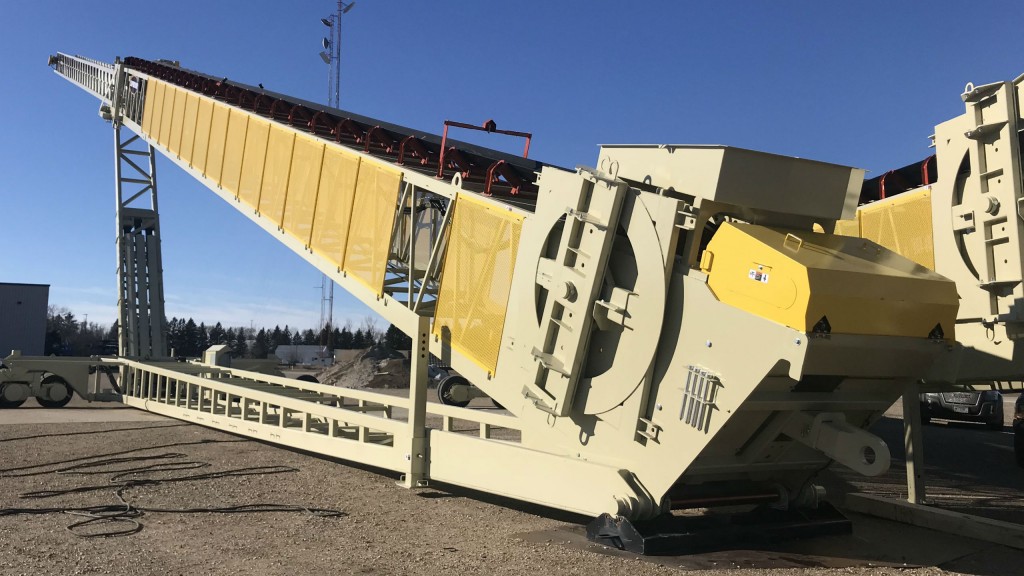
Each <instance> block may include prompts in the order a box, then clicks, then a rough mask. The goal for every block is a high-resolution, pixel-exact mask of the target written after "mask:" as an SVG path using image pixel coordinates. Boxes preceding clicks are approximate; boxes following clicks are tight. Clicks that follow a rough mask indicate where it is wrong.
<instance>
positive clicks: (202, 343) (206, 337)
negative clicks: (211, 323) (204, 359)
mask: <svg viewBox="0 0 1024 576" xmlns="http://www.w3.org/2000/svg"><path fill="white" fill-rule="evenodd" d="M196 335H197V337H198V340H199V354H200V355H202V354H203V353H204V352H206V349H207V348H209V347H210V333H209V332H208V331H207V329H206V323H200V324H199V330H198V331H197V332H196Z"/></svg>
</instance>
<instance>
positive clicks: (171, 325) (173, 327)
mask: <svg viewBox="0 0 1024 576" xmlns="http://www.w3.org/2000/svg"><path fill="white" fill-rule="evenodd" d="M47 312H48V313H47V321H46V344H45V354H47V355H49V354H57V355H63V356H68V355H74V356H88V355H91V354H112V353H115V352H116V347H114V344H115V343H116V341H117V322H114V323H113V324H111V325H110V326H109V327H107V328H104V327H102V326H101V325H100V324H98V323H94V322H88V323H87V322H81V321H79V320H78V319H77V318H75V314H74V313H73V312H71V311H70V310H68V309H67V308H58V307H55V306H50V307H49V309H48V310H47ZM167 344H168V346H169V347H170V348H171V349H172V350H173V351H174V354H175V355H176V356H187V357H197V356H200V355H202V353H203V351H204V350H206V349H207V348H209V347H210V346H212V345H214V344H226V345H227V346H228V347H230V348H231V351H232V353H233V354H234V355H235V356H236V357H241V358H266V357H267V356H269V355H270V354H273V353H274V351H275V350H276V349H277V347H278V346H287V345H291V344H304V345H319V346H326V347H327V348H328V349H338V348H340V349H344V350H353V349H363V348H369V347H371V346H374V345H377V344H381V345H384V346H387V347H389V348H391V349H394V350H408V349H410V348H411V347H412V339H411V338H409V337H408V336H406V335H405V334H404V333H402V332H401V331H400V330H398V329H397V328H395V326H394V325H391V326H388V329H387V330H385V331H383V332H381V331H380V330H379V329H378V328H377V323H376V319H374V318H372V317H368V318H366V319H364V321H363V324H362V326H361V327H359V328H357V329H355V330H352V327H351V326H344V327H342V328H340V329H339V328H337V327H332V326H330V325H328V326H327V327H326V328H324V329H323V330H319V331H315V330H313V329H312V328H307V329H306V330H302V331H300V330H297V329H296V330H292V329H291V328H290V327H289V326H288V325H285V327H284V328H281V327H280V326H274V328H273V329H272V330H267V329H266V328H260V329H259V330H256V329H254V328H251V327H248V328H247V327H234V328H232V327H228V328H224V326H223V325H222V324H221V323H220V322H217V323H216V324H214V325H213V326H207V325H206V324H205V323H199V324H196V322H195V320H193V319H192V318H188V319H184V318H171V319H170V320H169V321H168V322H167Z"/></svg>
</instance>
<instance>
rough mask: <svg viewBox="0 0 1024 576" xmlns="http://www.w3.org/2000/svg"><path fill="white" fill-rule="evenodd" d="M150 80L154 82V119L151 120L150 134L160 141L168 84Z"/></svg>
mask: <svg viewBox="0 0 1024 576" xmlns="http://www.w3.org/2000/svg"><path fill="white" fill-rule="evenodd" d="M150 82H153V119H152V120H150V131H149V136H150V138H152V139H153V140H156V141H157V142H159V137H160V124H161V122H162V120H161V117H162V116H163V110H164V90H166V86H167V85H166V84H164V83H163V82H160V81H159V80H150Z"/></svg>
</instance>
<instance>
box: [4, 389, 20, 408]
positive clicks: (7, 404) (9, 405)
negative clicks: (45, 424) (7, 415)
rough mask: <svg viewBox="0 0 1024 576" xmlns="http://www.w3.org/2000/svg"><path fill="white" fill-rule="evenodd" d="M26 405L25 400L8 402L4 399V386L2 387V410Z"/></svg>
mask: <svg viewBox="0 0 1024 576" xmlns="http://www.w3.org/2000/svg"><path fill="white" fill-rule="evenodd" d="M24 403H25V399H24V398H22V399H21V400H8V399H7V398H5V397H4V390H3V386H0V408H17V407H18V406H21V405H22V404H24Z"/></svg>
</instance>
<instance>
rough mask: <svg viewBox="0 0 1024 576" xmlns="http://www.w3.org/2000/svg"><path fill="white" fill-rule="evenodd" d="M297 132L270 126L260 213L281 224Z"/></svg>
mask: <svg viewBox="0 0 1024 576" xmlns="http://www.w3.org/2000/svg"><path fill="white" fill-rule="evenodd" d="M294 145H295V132H293V131H292V130H289V129H287V128H283V127H281V126H277V125H274V126H271V127H270V141H269V142H268V143H267V159H266V162H265V163H264V166H263V187H262V188H261V190H260V214H263V215H264V216H266V217H267V218H270V219H271V220H273V221H274V223H275V224H277V225H278V226H280V225H281V224H282V220H283V217H284V207H285V204H284V203H285V197H286V196H287V195H288V172H289V171H290V170H291V165H292V146H294Z"/></svg>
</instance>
